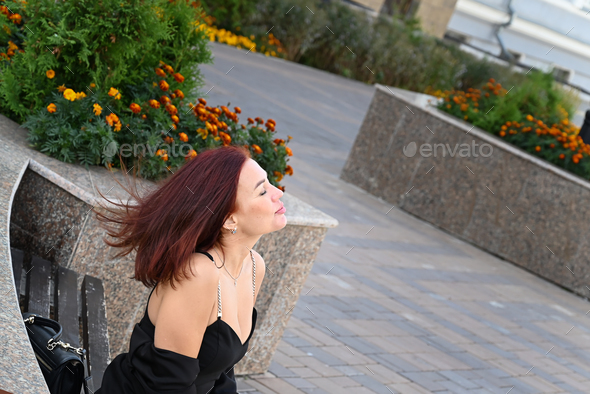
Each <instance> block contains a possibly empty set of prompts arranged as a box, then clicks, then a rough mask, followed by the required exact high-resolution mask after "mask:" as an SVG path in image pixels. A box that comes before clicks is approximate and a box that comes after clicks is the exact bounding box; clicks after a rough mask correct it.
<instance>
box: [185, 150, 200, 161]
mask: <svg viewBox="0 0 590 394" xmlns="http://www.w3.org/2000/svg"><path fill="white" fill-rule="evenodd" d="M196 156H197V151H195V150H194V149H191V150H189V151H188V154H187V155H186V156H185V157H184V158H185V159H186V160H189V159H192V158H193V157H196Z"/></svg>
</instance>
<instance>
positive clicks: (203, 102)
mask: <svg viewBox="0 0 590 394" xmlns="http://www.w3.org/2000/svg"><path fill="white" fill-rule="evenodd" d="M199 103H201V104H203V105H207V100H205V99H204V98H200V99H199Z"/></svg>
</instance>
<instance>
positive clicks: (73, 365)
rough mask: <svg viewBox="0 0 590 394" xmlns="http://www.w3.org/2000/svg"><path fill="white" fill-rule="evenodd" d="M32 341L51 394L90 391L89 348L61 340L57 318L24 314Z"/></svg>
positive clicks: (86, 392) (60, 328)
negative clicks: (87, 353) (75, 345)
mask: <svg viewBox="0 0 590 394" xmlns="http://www.w3.org/2000/svg"><path fill="white" fill-rule="evenodd" d="M23 320H24V322H25V326H26V328H27V334H28V335H29V340H30V341H31V345H32V347H33V351H34V352H35V357H36V358H37V361H38V362H39V367H40V368H41V372H43V376H44V377H45V382H46V383H47V386H48V387H49V392H50V393H51V394H80V392H81V390H82V386H84V393H85V394H89V388H88V385H89V380H90V379H92V377H90V376H89V374H88V364H87V361H86V349H84V348H81V347H80V348H76V347H73V346H71V345H70V344H69V343H64V342H62V341H61V335H62V327H61V324H59V323H58V322H56V321H55V320H52V319H48V318H46V317H42V316H39V315H37V314H36V313H29V312H25V313H23Z"/></svg>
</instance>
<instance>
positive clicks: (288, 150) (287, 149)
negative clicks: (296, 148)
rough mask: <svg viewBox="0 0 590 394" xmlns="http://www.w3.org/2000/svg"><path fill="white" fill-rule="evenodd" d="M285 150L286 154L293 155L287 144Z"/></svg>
mask: <svg viewBox="0 0 590 394" xmlns="http://www.w3.org/2000/svg"><path fill="white" fill-rule="evenodd" d="M285 151H286V152H287V155H288V156H293V151H292V150H291V148H289V147H288V146H286V147H285Z"/></svg>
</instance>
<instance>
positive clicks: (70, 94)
mask: <svg viewBox="0 0 590 394" xmlns="http://www.w3.org/2000/svg"><path fill="white" fill-rule="evenodd" d="M64 98H65V99H66V100H70V101H74V100H76V92H74V91H73V90H72V89H66V90H64Z"/></svg>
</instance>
